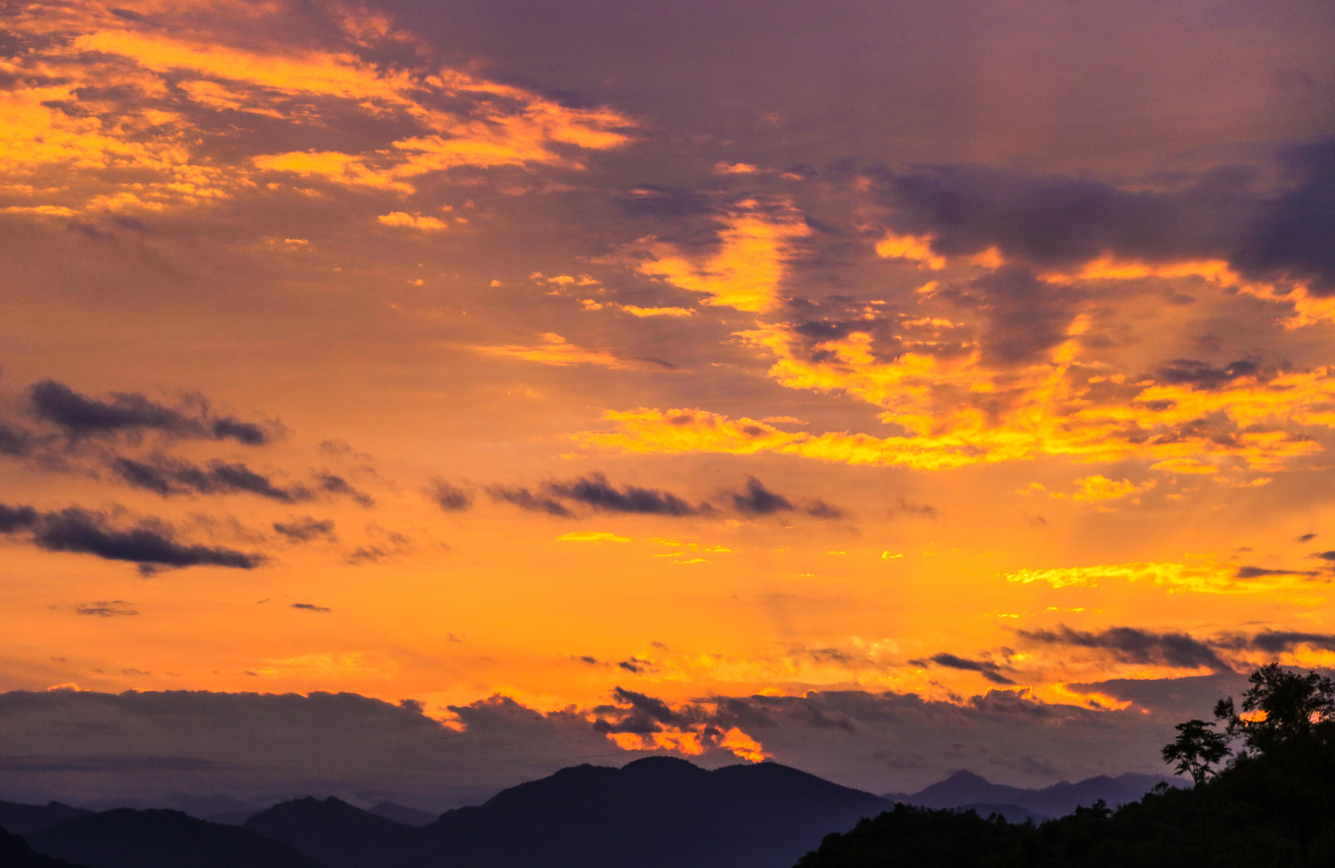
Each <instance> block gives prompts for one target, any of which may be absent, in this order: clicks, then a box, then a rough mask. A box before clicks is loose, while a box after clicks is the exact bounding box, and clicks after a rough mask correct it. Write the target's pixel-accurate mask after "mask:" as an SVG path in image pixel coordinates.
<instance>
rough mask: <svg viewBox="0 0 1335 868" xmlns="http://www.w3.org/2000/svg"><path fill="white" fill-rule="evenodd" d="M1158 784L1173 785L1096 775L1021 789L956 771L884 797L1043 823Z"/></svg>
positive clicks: (1151, 778) (1150, 778) (1119, 801)
mask: <svg viewBox="0 0 1335 868" xmlns="http://www.w3.org/2000/svg"><path fill="white" fill-rule="evenodd" d="M1162 781H1167V782H1169V783H1173V782H1174V779H1173V778H1169V777H1166V776H1163V775H1140V774H1124V775H1119V776H1117V777H1115V778H1110V777H1107V776H1106V775H1099V776H1097V777H1093V778H1086V779H1085V780H1083V781H1079V782H1077V783H1074V784H1072V783H1069V782H1067V781H1062V782H1061V783H1059V784H1053V785H1052V786H1050V787H1043V788H1042V789H1024V788H1021V787H1010V786H1006V785H1005V784H994V783H992V782H990V781H988V780H986V779H985V778H983V777H981V776H979V775H976V774H974V773H973V772H969V771H958V772H955V773H954V774H953V775H951V776H950V777H948V778H946V779H945V780H943V781H938V782H936V783H934V784H932V785H931V786H929V787H926V788H924V789H922V790H919V791H918V792H916V793H913V794H911V795H906V794H903V793H887V794H886V795H885V797H884V798H886V799H888V800H889V801H892V802H903V803H904V804H906V805H917V806H919V807H923V808H938V809H939V808H957V809H973V810H976V811H977V812H978V814H979V815H980V816H983V817H986V816H988V813H989V811H988V809H989V808H990V809H992V811H993V812H996V813H1000V814H1002V815H1003V816H1006V818H1007V819H1012V816H1011V815H1012V813H1014V815H1015V817H1017V818H1019V819H1020V820H1023V819H1025V818H1026V817H1025V816H1024V815H1025V814H1026V813H1027V814H1031V815H1036V818H1037V819H1044V818H1048V817H1063V816H1066V815H1067V814H1069V813H1071V812H1073V811H1074V810H1075V809H1076V808H1077V807H1080V806H1088V805H1092V804H1094V803H1095V802H1097V801H1098V800H1099V799H1102V800H1103V801H1104V802H1105V803H1106V804H1107V805H1109V806H1110V807H1116V806H1118V805H1124V804H1126V803H1128V802H1134V801H1136V800H1137V799H1139V798H1141V797H1142V796H1144V795H1145V794H1146V793H1148V792H1149V791H1150V789H1151V788H1153V787H1154V785H1155V784H1158V783H1160V782H1162ZM1003 809H1006V810H1003ZM1010 809H1018V812H1016V811H1012V810H1010Z"/></svg>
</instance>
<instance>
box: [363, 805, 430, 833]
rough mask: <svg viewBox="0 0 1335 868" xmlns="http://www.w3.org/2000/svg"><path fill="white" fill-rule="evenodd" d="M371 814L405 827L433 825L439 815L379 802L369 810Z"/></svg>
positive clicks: (405, 806)
mask: <svg viewBox="0 0 1335 868" xmlns="http://www.w3.org/2000/svg"><path fill="white" fill-rule="evenodd" d="M371 813H372V814H375V815H376V816H377V817H384V818H385V819H386V820H393V821H394V822H396V823H402V824H403V825H405V826H418V827H420V826H426V825H429V824H431V823H434V822H435V821H436V817H438V816H439V814H428V813H427V812H426V811H419V810H417V809H416V808H410V807H408V806H407V805H398V804H395V803H394V802H381V803H380V804H378V805H375V806H374V807H372V808H371Z"/></svg>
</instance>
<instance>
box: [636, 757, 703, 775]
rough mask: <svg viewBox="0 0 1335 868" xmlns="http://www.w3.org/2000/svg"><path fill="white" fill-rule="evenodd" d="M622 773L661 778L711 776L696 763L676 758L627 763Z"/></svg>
mask: <svg viewBox="0 0 1335 868" xmlns="http://www.w3.org/2000/svg"><path fill="white" fill-rule="evenodd" d="M621 771H622V773H623V774H631V775H659V776H667V775H677V776H680V775H706V774H709V772H707V771H705V770H704V769H702V768H700V767H699V766H697V765H696V764H695V763H693V762H690V761H689V760H684V759H681V758H680V757H675V756H647V757H644V758H643V759H637V760H635V761H633V762H628V763H626V764H625V765H624V766H622V767H621Z"/></svg>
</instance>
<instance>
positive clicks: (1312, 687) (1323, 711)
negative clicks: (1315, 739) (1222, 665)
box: [1164, 663, 1335, 758]
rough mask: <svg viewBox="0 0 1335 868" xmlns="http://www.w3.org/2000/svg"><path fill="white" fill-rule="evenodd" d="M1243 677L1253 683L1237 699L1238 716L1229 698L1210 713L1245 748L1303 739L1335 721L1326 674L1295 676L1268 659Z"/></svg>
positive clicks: (1332, 684)
mask: <svg viewBox="0 0 1335 868" xmlns="http://www.w3.org/2000/svg"><path fill="white" fill-rule="evenodd" d="M1247 680H1248V681H1249V682H1251V685H1252V686H1251V688H1250V689H1248V691H1247V693H1246V694H1244V695H1243V697H1242V714H1238V712H1237V710H1236V709H1235V707H1234V705H1233V697H1231V696H1230V697H1228V698H1227V699H1221V700H1219V704H1218V705H1216V706H1215V709H1214V716H1215V719H1216V720H1222V721H1225V723H1226V729H1225V731H1226V732H1227V733H1228V734H1229V735H1230V736H1236V735H1241V736H1242V739H1243V742H1244V743H1245V744H1246V745H1247V747H1248V748H1251V749H1253V750H1258V751H1262V752H1265V751H1267V750H1272V749H1274V748H1276V747H1278V746H1279V745H1281V744H1283V743H1285V742H1289V741H1293V740H1295V739H1297V740H1304V739H1308V738H1311V737H1312V736H1314V735H1315V734H1316V732H1317V730H1318V728H1324V727H1322V725H1323V724H1328V723H1331V722H1332V721H1335V681H1332V680H1331V679H1330V678H1328V677H1326V676H1323V675H1318V674H1317V673H1315V672H1308V673H1307V674H1305V675H1300V674H1298V673H1297V672H1290V671H1289V670H1287V669H1281V668H1280V665H1279V664H1278V663H1269V664H1267V665H1265V666H1262V667H1261V668H1260V669H1257V670H1256V671H1255V672H1253V673H1252V674H1251V676H1250V677H1249V678H1248V679H1247ZM1181 728H1182V727H1181V726H1179V727H1178V729H1181ZM1165 750H1167V748H1165ZM1164 756H1165V758H1167V754H1165V755H1164Z"/></svg>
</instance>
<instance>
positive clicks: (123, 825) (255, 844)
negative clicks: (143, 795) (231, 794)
mask: <svg viewBox="0 0 1335 868" xmlns="http://www.w3.org/2000/svg"><path fill="white" fill-rule="evenodd" d="M28 843H29V844H30V845H31V846H32V849H33V850H35V851H37V852H38V853H42V854H45V855H48V856H55V857H58V858H60V859H66V860H69V861H70V862H74V863H77V864H79V865H87V866H89V868H150V866H152V868H321V866H320V865H319V863H318V862H315V861H314V860H312V859H309V858H307V857H306V856H303V855H301V854H300V853H298V852H296V851H295V850H293V849H292V848H291V847H288V846H287V845H286V844H282V843H280V842H278V841H274V840H270V839H269V838H265V837H264V836H262V835H257V834H255V833H254V832H248V831H246V830H245V829H238V828H237V827H235V826H224V825H222V824H220V823H210V822H207V821H205V820H197V819H195V818H194V817H191V816H190V815H188V814H183V813H181V812H180V811H158V810H149V811H136V810H134V809H132V808H118V809H116V810H114V811H103V812H102V813H99V814H90V815H88V816H86V817H78V818H76V819H73V820H66V821H65V822H63V823H59V824H57V825H55V826H51V827H50V828H48V829H43V830H42V831H40V832H37V833H35V834H33V835H31V836H29V838H28Z"/></svg>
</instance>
